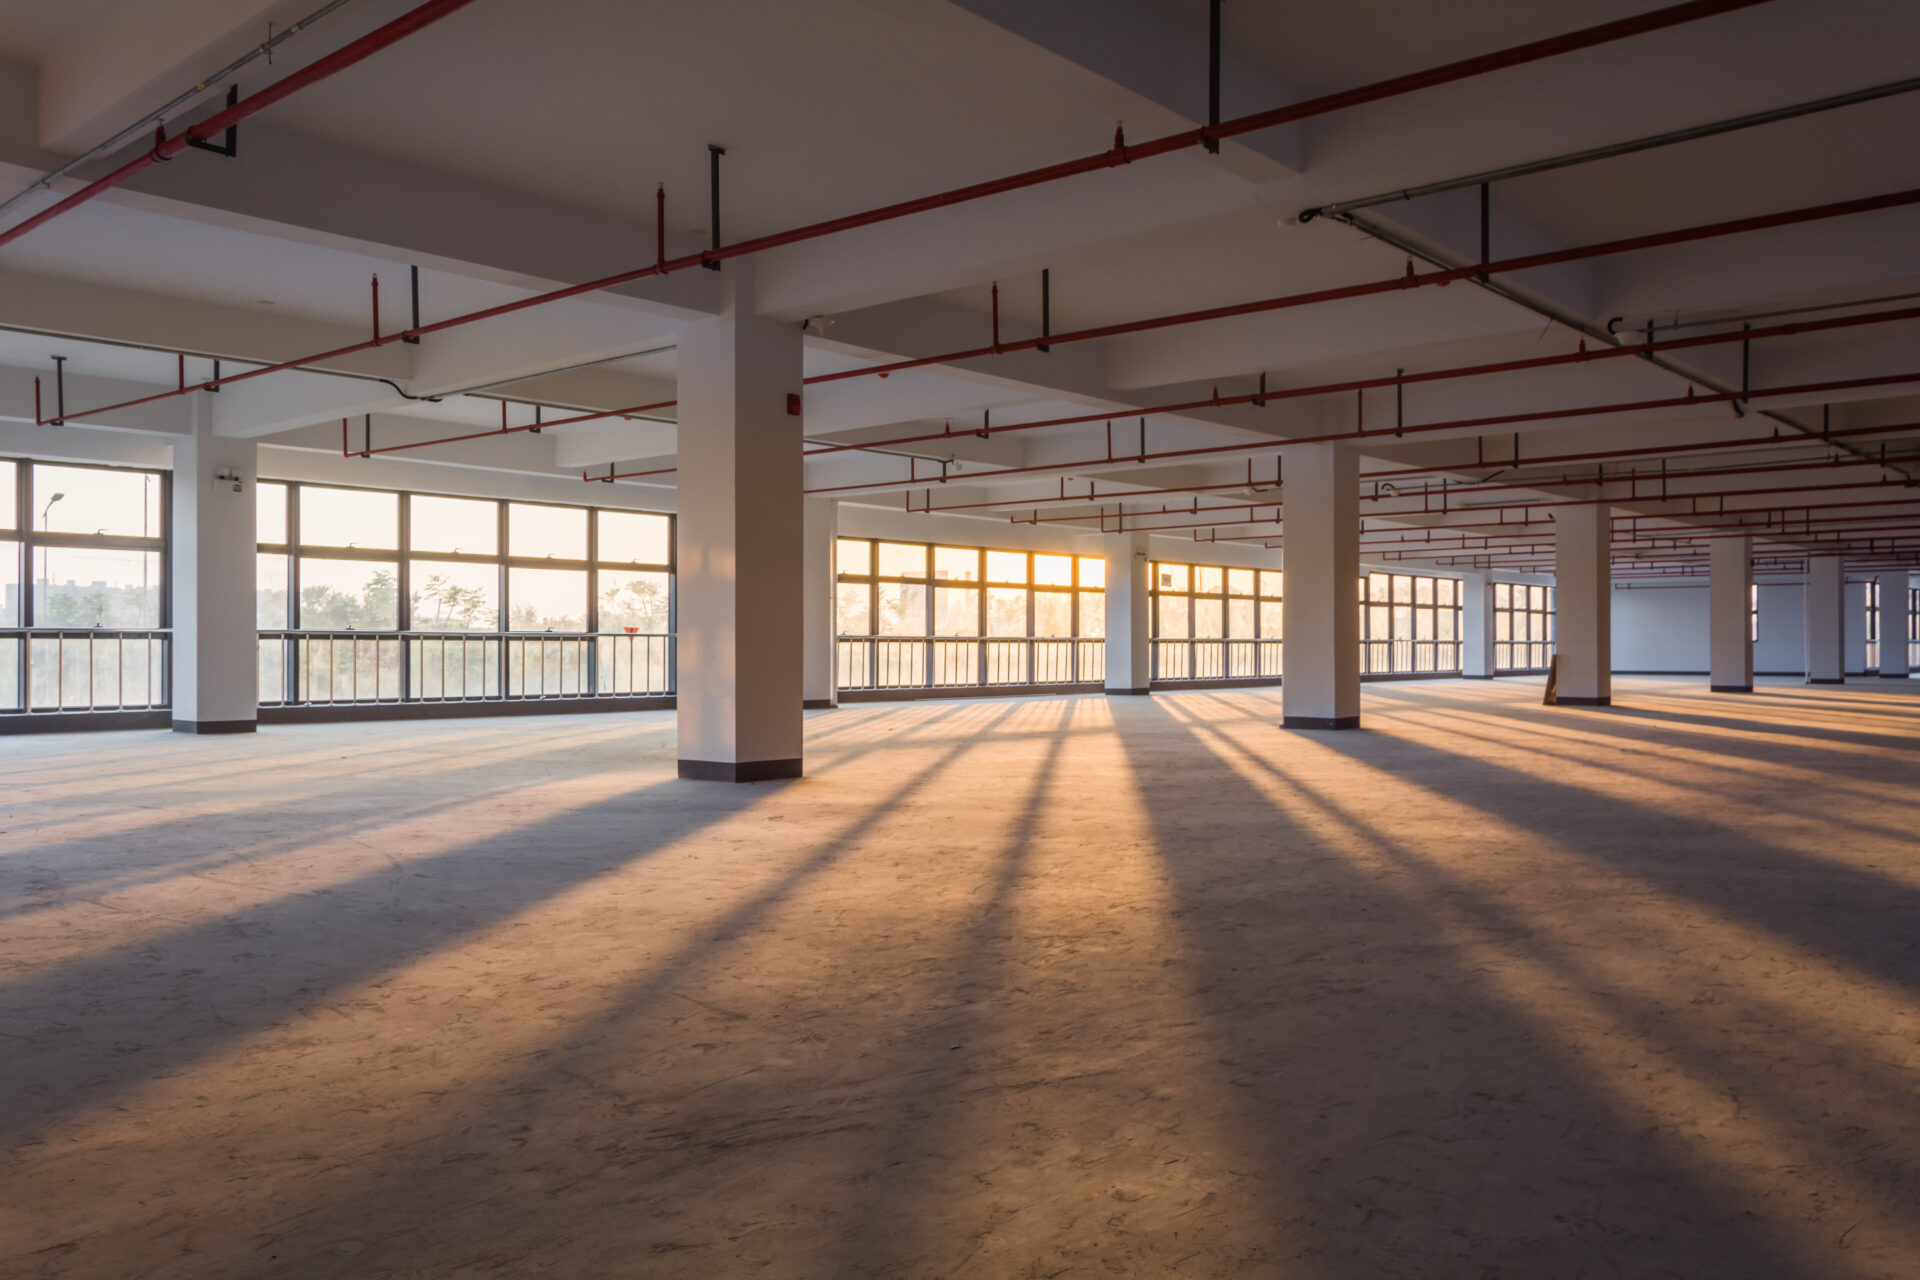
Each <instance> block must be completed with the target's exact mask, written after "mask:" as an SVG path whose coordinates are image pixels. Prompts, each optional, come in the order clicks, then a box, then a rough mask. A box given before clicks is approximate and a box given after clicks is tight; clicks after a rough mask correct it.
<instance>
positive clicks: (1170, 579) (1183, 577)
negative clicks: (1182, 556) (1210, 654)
mask: <svg viewBox="0 0 1920 1280" xmlns="http://www.w3.org/2000/svg"><path fill="white" fill-rule="evenodd" d="M1153 585H1154V589H1155V590H1158V591H1185V590H1186V589H1187V566H1185V565H1183V564H1156V565H1155V566H1154V573H1153ZM1181 634H1182V635H1185V634H1186V633H1185V632H1184V631H1183V632H1181Z"/></svg>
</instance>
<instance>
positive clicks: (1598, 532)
mask: <svg viewBox="0 0 1920 1280" xmlns="http://www.w3.org/2000/svg"><path fill="white" fill-rule="evenodd" d="M1612 523H1613V522H1612V508H1610V507H1607V506H1604V505H1598V504H1596V505H1593V506H1581V507H1568V508H1565V509H1564V510H1561V511H1560V512H1558V513H1557V514H1556V515H1555V518H1554V530H1555V532H1554V589H1555V602H1556V615H1557V616H1556V617H1555V619H1554V645H1555V650H1554V651H1555V654H1556V655H1557V657H1558V659H1559V689H1558V694H1557V697H1556V699H1555V700H1556V701H1557V702H1559V703H1560V704H1562V705H1565V706H1573V707H1605V706H1610V705H1612V702H1613V621H1612V605H1613V599H1612V596H1613V578H1612V565H1611V564H1610V562H1609V561H1610V556H1609V551H1610V548H1609V546H1608V540H1609V536H1610V532H1611V529H1612Z"/></svg>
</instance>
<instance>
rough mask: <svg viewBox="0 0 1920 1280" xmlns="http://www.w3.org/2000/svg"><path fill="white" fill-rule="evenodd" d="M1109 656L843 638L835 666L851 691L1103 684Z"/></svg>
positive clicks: (1070, 643) (966, 640)
mask: <svg viewBox="0 0 1920 1280" xmlns="http://www.w3.org/2000/svg"><path fill="white" fill-rule="evenodd" d="M1106 653H1107V650H1106V642H1105V641H1103V640H1076V639H1072V638H1070V637H1058V638H1055V637H1019V636H1011V637H1010V636H841V637H840V638H839V642H838V644H837V646H836V665H837V669H838V675H839V687H840V688H842V689H849V690H861V689H961V688H981V687H991V686H1015V685H1067V684H1099V683H1102V682H1104V681H1105V680H1106V678H1107V663H1106Z"/></svg>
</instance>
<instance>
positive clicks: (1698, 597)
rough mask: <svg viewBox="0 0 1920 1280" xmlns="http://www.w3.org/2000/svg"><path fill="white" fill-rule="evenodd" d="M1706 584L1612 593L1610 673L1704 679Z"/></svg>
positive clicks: (1706, 645) (1637, 588) (1647, 588)
mask: <svg viewBox="0 0 1920 1280" xmlns="http://www.w3.org/2000/svg"><path fill="white" fill-rule="evenodd" d="M1707 635H1708V613H1707V584H1706V583H1704V582H1702V583H1700V584H1699V585H1698V586H1693V585H1688V586H1684V587H1665V586H1661V587H1631V588H1625V589H1623V588H1618V587H1616V588H1615V589H1614V592H1613V669H1614V670H1615V671H1684V672H1688V673H1694V672H1698V673H1699V674H1701V675H1705V674H1706V673H1707V665H1708V655H1709V649H1708V639H1707Z"/></svg>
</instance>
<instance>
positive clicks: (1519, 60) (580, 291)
mask: <svg viewBox="0 0 1920 1280" xmlns="http://www.w3.org/2000/svg"><path fill="white" fill-rule="evenodd" d="M464 2H469V0H435V2H434V3H432V4H429V5H426V6H423V7H422V9H421V10H416V12H425V11H426V10H436V11H437V10H440V9H445V10H447V11H448V12H451V11H452V10H453V9H454V8H457V7H459V6H460V4H461V3H464ZM1766 3H1770V0H1689V2H1688V3H1684V4H1677V5H1670V6H1668V7H1666V8H1663V9H1656V10H1653V11H1651V12H1649V13H1643V14H1637V15H1635V16H1633V17H1629V18H1622V19H1620V20H1618V21H1615V22H1603V23H1600V24H1599V25H1597V26H1592V27H1584V28H1581V29H1580V30H1578V31H1570V32H1567V33H1566V34H1564V35H1559V36H1552V37H1549V38H1547V39H1545V40H1535V41H1531V42H1529V43H1527V44H1521V45H1515V46H1513V47H1512V48H1509V49H1503V50H1499V51H1497V52H1494V53H1488V54H1482V55H1480V56H1478V57H1474V58H1466V59H1462V60H1460V61H1458V62H1450V63H1446V64H1444V65H1442V66H1438V67H1433V68H1429V69H1428V70H1425V71H1417V72H1413V73H1411V74H1409V75H1404V76H1396V77H1394V78H1392V79H1388V80H1381V81H1377V82H1375V83H1373V84H1368V85H1361V86H1359V87H1357V88H1353V89H1346V90H1342V91H1340V92H1338V93H1331V94H1325V95H1322V96H1321V97H1318V98H1309V99H1307V100H1305V101H1302V102H1296V103H1293V104H1291V105H1289V106H1284V107H1275V108H1273V109H1271V110H1268V111H1260V112H1255V113H1254V114H1252V115H1247V116H1241V117H1239V118H1238V119H1234V120H1226V121H1222V122H1221V123H1219V124H1209V125H1204V126H1202V127H1200V128H1197V129H1188V130H1184V131H1182V132H1180V133H1173V134H1168V135H1166V136H1165V137H1162V138H1156V139H1153V140H1152V141H1149V142H1144V143H1139V144H1129V143H1128V142H1127V141H1126V139H1125V137H1124V136H1123V135H1122V134H1121V133H1120V131H1118V130H1116V131H1115V136H1114V143H1113V146H1112V147H1111V148H1109V149H1107V150H1105V151H1099V152H1095V153H1093V154H1092V155H1087V156H1082V157H1080V158H1079V159H1076V160H1068V161H1063V162H1061V163H1059V164H1052V165H1045V166H1042V167H1041V168H1038V169H1028V170H1025V171H1024V172H1021V173H1015V174H1010V175H1008V176H1006V177H1003V178H995V179H991V180H989V181H986V182H976V183H973V184H970V185H968V186H964V187H955V188H953V189H951V190H948V191H942V192H937V193H935V194H933V195H928V196H921V197H918V198H916V199H913V200H904V201H900V202H899V203H896V204H890V205H882V206H880V207H878V208H874V209H868V210H865V211H863V212H860V213H852V214H847V215H844V216H842V217H838V218H829V219H827V220H826V221H823V222H815V223H810V224H808V225H806V226H801V227H795V228H793V229H791V230H788V231H780V232H774V233H772V234H769V235H764V236H758V237H754V238H752V239H748V240H741V241H738V242H736V243H734V244H731V245H719V246H715V247H712V248H708V249H703V250H701V251H700V252H698V253H694V254H688V255H686V256H684V257H679V258H670V259H666V260H664V261H655V262H652V263H649V264H647V265H646V266H643V267H637V268H634V269H633V270H630V271H623V272H619V273H617V274H615V275H610V276H602V277H600V278H598V279H595V280H588V281H585V282H583V283H581V284H576V285H567V286H565V287H563V288H559V289H552V290H549V291H547V292H546V293H540V294H535V295H533V296H532V297H528V298H521V299H519V300H517V301H514V302H506V303H501V304H500V305H498V306H493V307H485V308H482V309H481V310H478V311H469V312H467V313H465V314H463V315H457V316H449V317H448V318H446V319H444V320H437V321H435V322H433V323H432V324H424V325H416V326H414V327H413V328H411V329H406V330H402V331H400V332H397V333H393V334H389V335H387V336H386V337H384V338H379V339H374V340H372V341H368V342H356V343H351V344H349V345H347V346H344V347H336V348H334V349H333V350H331V351H321V352H316V353H314V354H313V355H309V356H303V357H300V358H298V359H294V360H286V361H282V362H280V363H278V364H270V365H263V366H261V367H259V368H256V369H250V370H248V371H246V372H244V373H238V374H233V375H231V376H229V377H228V378H225V379H215V380H212V381H209V382H204V383H198V384H196V385H195V386H194V387H190V388H187V389H188V390H211V389H213V387H215V386H218V385H222V384H223V383H225V382H235V381H241V380H243V379H247V378H258V377H263V376H265V375H267V374H270V373H278V372H281V371H283V370H287V369H297V368H303V367H306V366H309V365H313V364H317V363H320V362H322V361H326V360H337V359H340V358H341V357H343V356H348V355H355V354H358V353H359V352H362V351H368V350H371V349H373V348H375V347H378V346H382V345H385V344H386V343H389V342H397V341H404V340H406V339H409V338H419V337H423V336H425V335H427V334H430V333H440V332H443V331H445V330H448V329H454V328H458V327H460V326H462V325H468V324H474V323H477V322H478V321H481V320H491V319H494V318H495V317H498V316H504V315H510V314H512V313H514V312H518V311H525V310H528V309H530V308H533V307H540V306H545V305H547V304H549V303H553V302H560V301H563V300H565V299H567V298H576V297H580V296H582V295H584V294H589V293H598V292H600V291H601V290H604V289H611V288H615V287H616V286H619V285H623V284H631V283H633V282H634V281H637V280H643V279H647V278H650V277H657V276H664V275H668V274H671V273H673V272H676V271H685V270H689V269H692V268H696V267H704V266H706V265H708V264H710V263H718V262H723V261H726V260H728V259H730V258H740V257H746V256H749V255H751V254H755V253H760V252H763V251H765V250H768V249H778V248H783V247H785V246H787V245H793V244H801V243H804V242H806V241H809V240H818V239H821V238H823V237H825V236H831V235H838V234H839V233H841V232H845V231H853V230H858V229H860V228H862V227H870V226H877V225H879V224H881V223H884V222H892V221H895V220H897V219H900V218H906V217H911V216H913V215H915V214H920V213H928V212H932V211H933V210H936V209H946V208H952V207H954V206H956V205H962V204H968V203H971V202H973V201H976V200H982V199H986V198H987V197H989V196H996V195H1004V194H1006V193H1008V192H1011V191H1022V190H1026V189H1028V188H1031V187H1039V186H1045V185H1046V184H1048V183H1052V182H1059V181H1061V180H1063V179H1066V178H1073V177H1078V176H1081V175H1084V174H1089V173H1098V172H1100V171H1101V170H1103V169H1112V168H1118V167H1120V166H1122V165H1127V164H1132V163H1133V162H1134V161H1136V160H1144V159H1149V158H1151V157H1154V156H1162V155H1170V154H1173V153H1175V152H1179V151H1184V150H1187V149H1189V148H1192V147H1197V146H1203V145H1204V144H1205V143H1206V142H1208V141H1209V140H1213V141H1217V140H1219V139H1222V138H1232V137H1238V136H1239V135H1241V134H1245V133H1253V132H1257V131H1259V130H1262V129H1271V128H1275V127H1277V126H1279V125H1283V124H1292V123H1294V122H1296V121H1300V120H1307V119H1311V118H1313V117H1316V116H1322V115H1327V114H1329V113H1331V112H1335V111H1342V110H1346V109H1347V108H1350V107H1356V106H1360V105H1363V104H1365V103H1370V102H1380V101H1384V100H1386V99H1389V98H1395V97H1400V96H1402V95H1405V94H1408V93H1413V92H1416V91H1418V90H1421V89H1428V88H1432V87H1435V86H1437V85H1443V84H1451V83H1454V82H1455V81H1460V80H1469V79H1472V78H1474V77H1476V76H1483V75H1487V74H1489V73H1491V72H1495V71H1502V70H1505V69H1507V68H1510V67H1517V66H1523V65H1525V64H1527V63H1530V62H1538V61H1540V60H1542V59H1545V58H1551V57H1556V56H1558V55H1560V54H1564V53H1571V52H1574V51H1576V50H1580V49H1588V48H1593V47H1596V46H1598V45H1604V44H1610V43H1613V42H1614V41H1617V40H1624V39H1627V38H1629V37H1631V36H1637V35H1644V34H1647V33H1649V32H1653V31H1661V30H1665V29H1667V28H1669V27H1676V26H1681V25H1683V24H1685V23H1689V22H1695V21H1698V20H1700V19H1702V18H1709V17H1714V16H1717V15H1719V14H1724V13H1732V12H1735V11H1737V10H1740V9H1751V8H1755V7H1758V6H1759V5H1762V4H1766ZM410 16H411V15H410ZM436 16H444V15H439V14H437V13H436ZM400 21H401V22H406V21H408V19H404V18H403V19H401V20H400ZM423 25H424V24H423ZM382 30H385V28H383V29H382ZM375 34H376V35H378V34H379V33H378V32H376V33H375ZM370 38H371V37H365V38H363V39H370ZM396 38H397V37H396ZM360 43H361V42H360V41H356V42H355V45H358V44H360ZM355 45H350V46H348V49H352V48H354V47H355ZM345 52H346V50H342V51H341V53H342V54H344V53H345ZM366 52H372V50H371V49H369V50H367V51H366ZM334 56H335V57H339V56H340V55H339V54H336V55H334ZM364 56H366V54H365V53H361V54H359V55H358V57H364ZM355 60H356V61H357V60H358V58H356V59H355ZM324 63H325V60H323V62H322V63H316V64H315V67H318V66H321V65H324ZM313 69H314V68H308V72H306V73H301V74H303V75H305V74H308V73H310V72H312V71H313ZM338 69H339V68H338V67H334V68H331V69H330V70H329V71H328V72H327V74H332V72H333V71H334V70H338ZM295 78H296V77H291V76H290V77H288V80H289V81H291V80H294V79H295ZM308 82H310V81H308ZM276 87H277V86H276ZM295 87H298V86H295ZM291 91H292V90H291V89H289V90H287V91H286V92H291ZM279 96H281V97H284V96H285V93H284V92H283V93H281V94H280V95H279ZM264 98H265V95H264V94H263V95H260V96H256V97H255V98H253V99H250V100H249V102H247V103H243V104H240V107H235V108H229V110H228V111H224V112H221V113H220V114H219V115H216V116H213V117H211V118H209V119H207V120H205V121H203V122H202V123H201V124H199V125H196V126H195V127H194V129H192V130H189V131H188V132H189V133H194V134H198V132H199V131H203V130H204V131H205V132H206V134H207V135H208V136H211V134H213V133H216V132H219V131H221V130H223V129H225V128H226V127H227V126H228V125H229V124H232V123H235V122H236V120H237V119H239V118H240V117H233V116H231V112H233V111H236V110H240V109H241V108H250V110H258V109H259V107H260V106H263V105H267V104H266V102H265V101H263V99H264ZM183 137H184V135H183ZM161 145H165V146H171V145H173V144H172V143H164V144H161ZM185 146H186V143H185V142H184V141H179V142H178V147H176V148H175V149H174V151H173V152H172V153H170V155H171V154H177V152H178V150H179V149H180V148H184V147H185ZM159 149H160V148H159V147H156V148H155V153H154V156H155V157H158V152H159ZM168 158H170V156H169V157H168ZM155 162H156V159H155V158H148V157H143V158H142V159H141V160H139V161H135V162H133V165H132V167H129V168H128V169H127V171H126V172H125V173H124V174H119V173H118V171H116V174H115V175H108V178H106V179H102V180H101V181H102V183H107V184H108V185H117V184H118V183H119V182H124V181H125V180H126V178H127V177H131V176H132V175H133V174H134V173H137V172H139V171H140V169H143V168H145V167H147V166H148V165H150V164H153V163H155ZM102 189H103V190H104V189H105V188H104V187H102ZM95 194H97V192H96V193H95ZM86 195H87V193H86V192H81V193H77V195H76V196H75V197H70V198H69V200H68V201H62V202H61V205H58V206H55V208H54V209H50V210H48V211H47V212H46V213H45V214H42V215H38V216H36V217H35V218H34V219H30V220H29V222H28V223H25V224H22V225H21V226H20V227H19V228H16V229H15V232H14V233H13V234H21V233H24V232H25V231H26V230H28V229H30V226H31V225H37V224H38V223H39V222H41V221H44V220H45V218H46V217H48V216H51V215H53V214H55V212H56V211H57V210H60V209H61V208H62V207H63V206H67V205H69V203H70V202H77V201H78V199H79V197H80V196H86ZM87 198H91V197H90V196H87ZM4 243H5V240H4V239H0V244H4ZM178 394H181V393H180V392H178V391H172V392H167V393H164V394H163V395H159V396H150V397H143V398H141V399H138V400H129V401H125V402H123V403H121V404H116V405H108V406H105V407H103V408H100V409H91V410H87V411H86V413H87V414H99V413H104V412H108V411H109V410H113V409H127V408H132V407H133V406H135V405H138V404H146V403H148V402H150V401H152V400H158V399H165V398H166V397H167V396H171V395H178ZM72 416H76V417H78V416H82V415H80V414H75V415H72ZM596 478H599V477H596Z"/></svg>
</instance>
